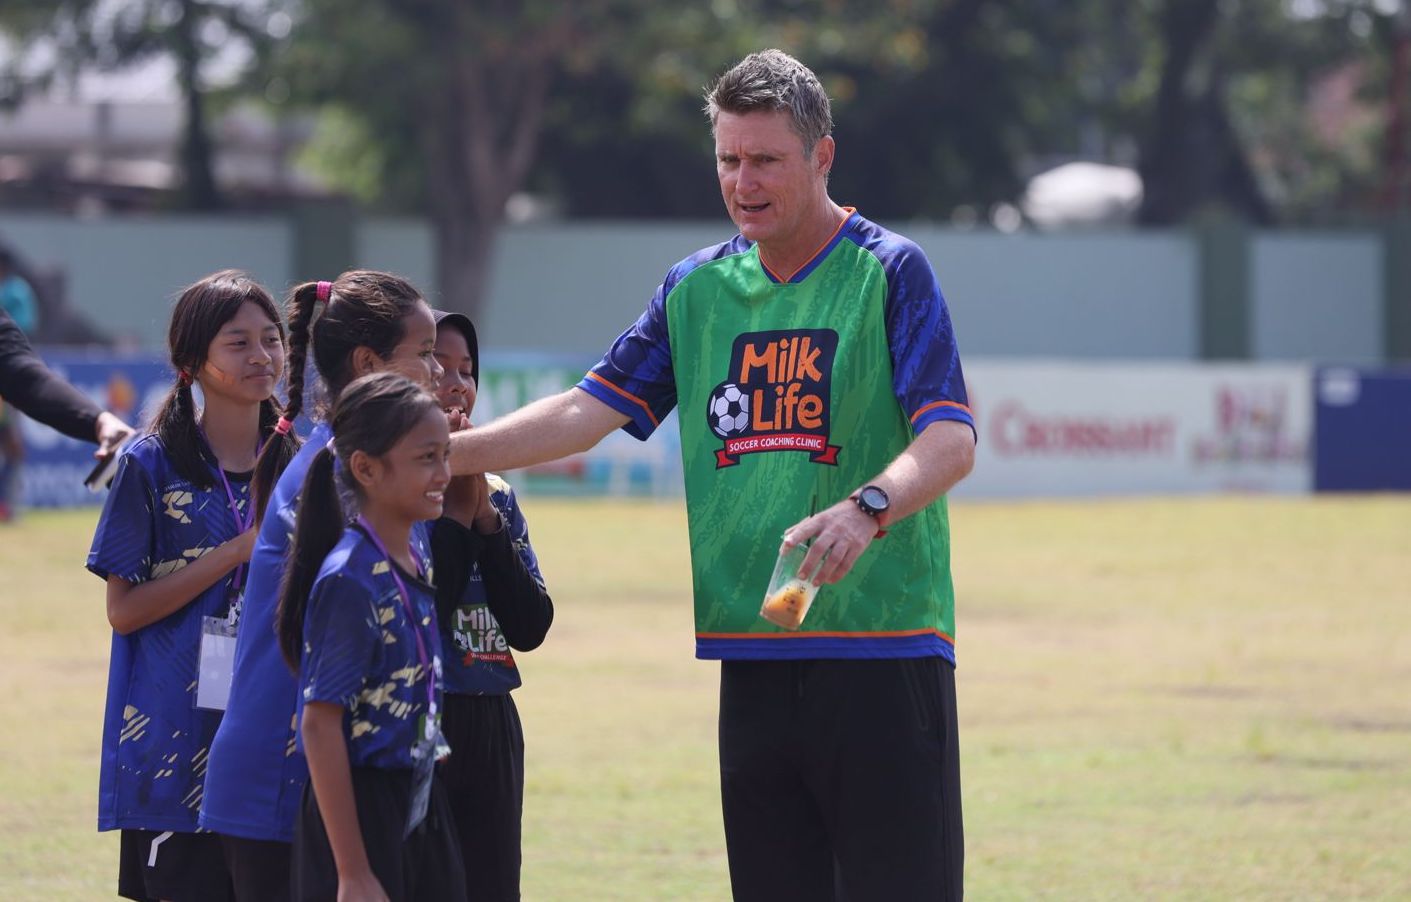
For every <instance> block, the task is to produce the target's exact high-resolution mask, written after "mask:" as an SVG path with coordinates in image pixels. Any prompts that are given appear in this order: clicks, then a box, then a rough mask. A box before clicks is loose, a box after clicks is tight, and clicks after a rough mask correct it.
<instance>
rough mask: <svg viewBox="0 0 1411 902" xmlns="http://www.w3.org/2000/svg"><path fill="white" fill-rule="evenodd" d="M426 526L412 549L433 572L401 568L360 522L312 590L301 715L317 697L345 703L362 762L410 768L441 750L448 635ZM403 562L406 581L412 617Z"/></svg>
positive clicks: (354, 757)
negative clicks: (433, 717)
mask: <svg viewBox="0 0 1411 902" xmlns="http://www.w3.org/2000/svg"><path fill="white" fill-rule="evenodd" d="M419 532H421V530H419V529H418V530H413V533H414V535H413V542H412V549H413V554H414V557H415V558H416V559H417V561H418V564H419V566H420V568H421V572H422V574H425V575H424V576H423V575H418V574H409V573H406V572H405V571H403V570H402V569H401V568H400V567H397V565H396V564H395V563H394V562H392V561H389V560H388V558H387V557H386V556H385V555H384V554H383V553H382V552H381V551H380V550H378V548H377V546H376V545H375V544H374V543H373V541H372V539H371V538H369V537H368V535H367V533H365V532H364V531H363V530H362V528H361V527H359V526H350V527H348V529H346V530H345V531H344V533H343V537H342V538H341V539H340V540H339V542H338V544H337V545H336V546H334V548H333V550H332V551H331V552H329V554H328V557H326V558H324V561H323V566H322V567H320V568H319V573H318V577H317V578H316V579H315V580H314V585H313V588H312V589H311V590H310V592H309V602H308V609H307V610H306V611H305V613H304V653H303V656H302V658H301V659H300V661H299V689H300V694H299V717H300V719H301V720H302V717H303V709H304V705H305V704H307V703H308V702H312V701H317V702H327V703H329V704H334V705H338V706H339V707H341V708H343V709H344V715H343V730H344V735H345V736H346V737H347V740H348V761H349V764H351V765H352V766H354V767H377V768H382V769H385V770H397V769H410V768H412V767H413V766H414V764H415V763H416V762H417V761H419V760H421V759H422V757H423V756H426V755H432V754H434V745H435V743H434V739H435V734H434V733H433V735H432V736H431V737H429V738H428V736H427V733H426V718H427V715H428V711H429V702H430V700H431V698H432V697H434V698H435V701H436V708H437V710H439V709H440V706H441V691H442V686H441V639H440V636H439V635H438V634H437V630H436V592H435V590H434V589H433V588H432V587H431V579H430V577H431V556H430V554H429V553H428V551H427V548H426V546H425V544H424V543H423V542H420V541H417V540H416V539H417V535H416V534H417V533H419ZM393 568H396V572H397V575H399V576H400V577H401V581H402V584H403V585H404V586H406V589H407V594H408V600H409V601H410V604H411V612H412V615H413V616H412V617H408V612H407V607H406V604H404V602H403V600H402V596H401V592H400V590H399V588H398V586H397V580H396V579H394V578H393ZM418 635H419V636H420V642H421V647H422V651H419V650H418ZM422 652H424V653H425V656H426V657H425V658H424V659H423V657H422ZM428 664H429V667H430V671H429V672H428V670H427V665H428ZM428 690H429V692H430V695H428ZM299 747H300V750H301V751H302V750H303V734H302V732H301V733H300V736H299Z"/></svg>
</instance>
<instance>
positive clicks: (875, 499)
mask: <svg viewBox="0 0 1411 902" xmlns="http://www.w3.org/2000/svg"><path fill="white" fill-rule="evenodd" d="M854 500H855V501H857V506H858V508H860V509H861V510H862V512H863V513H864V514H866V515H867V516H869V517H871V518H873V519H874V520H877V521H878V522H879V523H880V522H881V520H882V516H883V514H885V513H886V512H887V509H888V508H889V507H890V506H891V501H890V500H888V498H887V493H886V492H884V491H882V489H881V488H880V487H878V486H875V485H865V486H863V487H862V488H860V489H858V490H857V494H856V495H855V496H854Z"/></svg>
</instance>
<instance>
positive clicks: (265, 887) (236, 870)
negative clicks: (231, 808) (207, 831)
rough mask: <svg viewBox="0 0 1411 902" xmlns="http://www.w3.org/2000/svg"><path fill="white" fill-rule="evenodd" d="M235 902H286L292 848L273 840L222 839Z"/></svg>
mask: <svg viewBox="0 0 1411 902" xmlns="http://www.w3.org/2000/svg"><path fill="white" fill-rule="evenodd" d="M220 841H221V848H222V849H224V850H225V866H226V869H227V870H228V871H230V880H231V883H232V884H234V886H235V902H289V898H290V894H289V881H290V877H289V867H290V861H291V855H292V850H293V846H292V845H290V844H289V843H287V842H279V841H278V840H273V839H246V838H245V837H243V836H226V835H223V834H222V835H221V838H220Z"/></svg>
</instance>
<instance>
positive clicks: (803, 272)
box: [755, 207, 859, 285]
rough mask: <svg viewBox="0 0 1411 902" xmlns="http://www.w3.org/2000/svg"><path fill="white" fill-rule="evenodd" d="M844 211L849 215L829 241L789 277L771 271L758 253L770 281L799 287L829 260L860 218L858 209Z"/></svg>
mask: <svg viewBox="0 0 1411 902" xmlns="http://www.w3.org/2000/svg"><path fill="white" fill-rule="evenodd" d="M843 210H844V211H846V212H847V214H848V215H847V216H846V217H844V219H843V221H842V222H840V223H838V227H837V228H836V229H835V230H834V231H833V234H832V235H829V236H828V240H827V241H825V242H823V246H822V247H820V248H819V249H818V250H816V251H814V252H813V255H812V256H811V257H809V258H808V262H806V263H805V264H804V265H803V266H800V267H799V268H798V269H796V270H794V271H793V273H792V274H790V275H789V276H788V277H785V276H781V275H779V274H778V273H776V272H775V271H774V270H772V269H770V268H769V265H768V264H767V263H765V262H764V257H763V256H762V255H760V254H758V253H756V255H755V256H757V257H759V267H760V269H762V270H764V274H765V275H766V276H768V277H769V280H770V281H771V282H778V283H779V284H781V285H797V284H799V283H800V282H802V281H803V280H804V279H807V278H808V277H809V275H810V274H811V273H812V272H813V271H814V270H815V269H817V268H818V264H820V263H822V262H823V261H824V260H825V259H827V257H828V254H830V253H831V252H832V250H833V248H835V247H837V246H838V242H839V241H842V240H843V236H844V235H846V234H847V232H848V229H849V228H851V226H852V224H853V221H854V220H856V219H858V218H859V217H858V214H857V208H856V207H843ZM755 247H756V248H758V245H755Z"/></svg>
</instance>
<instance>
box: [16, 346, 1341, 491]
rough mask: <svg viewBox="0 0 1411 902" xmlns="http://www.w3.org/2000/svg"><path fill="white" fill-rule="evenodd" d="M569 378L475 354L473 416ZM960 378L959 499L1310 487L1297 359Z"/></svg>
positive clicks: (113, 388) (146, 402)
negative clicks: (964, 430)
mask: <svg viewBox="0 0 1411 902" xmlns="http://www.w3.org/2000/svg"><path fill="white" fill-rule="evenodd" d="M44 356H45V359H46V361H47V362H48V363H49V365H50V366H51V367H52V368H54V369H55V370H56V371H58V372H59V373H60V374H61V375H63V376H64V377H65V378H67V379H68V380H69V381H70V382H72V383H73V384H74V385H76V386H78V388H79V389H80V390H81V391H83V392H84V393H86V394H88V395H89V396H90V397H92V398H93V399H94V400H95V401H96V402H97V403H98V404H99V405H101V406H103V407H106V408H107V409H110V410H113V411H114V412H116V413H118V414H119V415H120V416H122V417H123V418H124V419H127V420H128V421H129V422H132V423H134V424H136V423H139V422H146V420H147V417H148V416H149V415H150V412H151V410H152V409H154V408H155V406H156V405H157V404H158V403H160V401H161V399H162V398H163V397H164V396H165V394H166V392H167V391H168V390H169V389H170V387H171V374H170V371H169V370H168V368H167V366H166V364H165V361H164V360H162V359H161V358H159V357H155V356H147V357H119V356H102V357H98V356H88V355H82V354H66V353H59V352H47V353H45V355H44ZM582 375H583V370H582V369H581V368H579V367H575V366H567V365H562V364H561V362H555V361H553V360H550V359H545V360H542V361H538V362H535V361H532V360H523V361H521V360H513V361H502V362H496V361H494V360H493V358H491V359H487V361H486V365H485V367H484V370H483V372H482V374H481V377H482V378H481V382H482V384H481V386H480V392H479V398H478V400H477V402H476V407H475V413H474V420H475V421H476V422H477V423H481V424H483V423H487V422H489V421H490V420H492V419H494V418H496V417H497V416H500V415H503V414H505V413H508V412H510V411H512V410H515V409H518V408H519V407H522V406H523V405H525V404H527V403H529V402H531V401H533V400H536V399H538V398H542V397H545V396H547V395H550V394H553V393H555V392H559V391H562V390H563V389H565V388H567V387H568V386H570V385H574V384H576V383H577V381H578V380H579V379H580V378H581V377H582ZM966 383H967V385H968V387H969V392H970V401H971V406H972V408H973V409H974V411H975V418H976V422H977V424H978V426H979V439H980V443H979V447H978V449H977V452H976V463H975V470H974V472H973V473H972V474H971V475H970V477H969V478H968V479H966V480H965V482H964V483H962V484H961V486H960V487H959V488H958V489H957V490H956V491H955V493H954V494H955V495H956V497H961V498H984V497H1045V496H1048V497H1062V496H1099V495H1134V494H1184V493H1202V492H1307V491H1310V490H1311V488H1312V483H1313V477H1312V457H1311V445H1312V430H1313V408H1314V401H1313V397H1312V387H1313V384H1314V380H1313V372H1312V370H1311V368H1309V367H1305V366H1296V365H1264V364H1229V365H1225V364H1219V365H1214V364H1200V363H1172V364H1148V363H1093V362H1083V363H1071V364H1069V363H1052V362H1032V363H1031V362H1024V361H1000V360H985V359H980V360H973V361H971V362H969V363H968V364H967V366H966ZM673 416H674V415H673ZM23 435H24V438H25V443H26V446H27V459H26V461H25V465H24V470H23V476H22V486H23V494H22V499H23V503H25V504H27V505H29V506H32V507H66V506H74V505H84V504H98V503H101V501H102V496H101V495H94V494H91V493H90V492H88V490H87V489H85V488H84V487H83V485H82V482H83V477H84V476H85V475H87V473H88V471H89V470H90V469H91V468H92V451H93V446H92V445H91V444H87V443H83V442H78V441H75V440H73V439H69V438H66V437H64V436H61V435H59V434H58V433H56V432H54V431H53V430H52V429H49V428H48V427H45V426H41V425H39V424H38V423H35V422H33V421H29V420H25V421H24V424H23ZM748 450H749V449H746V448H743V447H741V448H736V449H735V452H736V453H737V454H743V453H745V452H746V451H748ZM507 475H510V476H511V477H512V479H513V480H514V482H515V484H516V486H518V487H522V488H523V489H525V490H528V491H530V492H534V491H539V492H544V493H558V494H598V493H606V494H616V495H625V494H650V495H657V496H670V495H679V494H680V492H681V460H680V436H679V434H678V430H677V426H676V423H675V421H674V419H672V418H668V419H667V421H666V422H663V423H662V425H661V427H660V428H659V429H658V430H657V431H656V433H655V434H654V435H653V437H652V439H651V440H650V441H648V442H645V443H643V442H638V441H637V440H635V439H633V438H631V437H630V436H628V435H626V434H625V433H622V432H620V431H619V432H614V433H613V434H612V435H610V436H608V437H607V438H606V439H605V440H604V441H603V442H601V443H600V444H599V445H598V446H597V447H596V448H594V449H592V450H591V451H589V452H587V453H585V454H580V455H575V456H573V457H570V458H568V459H566V460H563V461H556V462H553V463H549V464H545V465H543V466H541V467H535V468H531V469H530V470H528V471H523V472H518V473H514V474H507Z"/></svg>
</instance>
